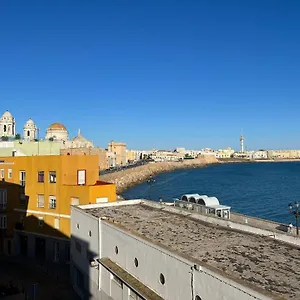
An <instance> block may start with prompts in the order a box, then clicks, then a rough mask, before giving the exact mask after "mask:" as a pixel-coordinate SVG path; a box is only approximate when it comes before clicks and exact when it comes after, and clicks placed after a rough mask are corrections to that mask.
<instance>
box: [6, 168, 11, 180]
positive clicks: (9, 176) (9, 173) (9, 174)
mask: <svg viewBox="0 0 300 300" xmlns="http://www.w3.org/2000/svg"><path fill="white" fill-rule="evenodd" d="M7 177H8V179H12V169H8V171H7Z"/></svg>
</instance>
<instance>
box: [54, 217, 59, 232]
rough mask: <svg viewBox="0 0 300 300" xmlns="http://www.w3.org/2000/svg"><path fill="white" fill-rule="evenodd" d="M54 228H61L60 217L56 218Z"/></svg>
mask: <svg viewBox="0 0 300 300" xmlns="http://www.w3.org/2000/svg"><path fill="white" fill-rule="evenodd" d="M54 228H55V229H59V219H58V218H55V219H54Z"/></svg>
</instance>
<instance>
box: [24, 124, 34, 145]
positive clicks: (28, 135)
mask: <svg viewBox="0 0 300 300" xmlns="http://www.w3.org/2000/svg"><path fill="white" fill-rule="evenodd" d="M36 138H37V127H36V126H35V124H34V122H33V121H32V120H31V119H29V120H28V121H27V122H26V123H25V125H24V140H25V141H34V140H35V139H36Z"/></svg>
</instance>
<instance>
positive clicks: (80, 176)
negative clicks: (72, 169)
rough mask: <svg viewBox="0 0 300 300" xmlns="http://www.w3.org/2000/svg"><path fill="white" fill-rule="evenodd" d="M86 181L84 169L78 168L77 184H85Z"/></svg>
mask: <svg viewBox="0 0 300 300" xmlns="http://www.w3.org/2000/svg"><path fill="white" fill-rule="evenodd" d="M85 181H86V170H78V171H77V184H78V185H85Z"/></svg>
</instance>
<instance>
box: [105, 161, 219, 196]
mask: <svg viewBox="0 0 300 300" xmlns="http://www.w3.org/2000/svg"><path fill="white" fill-rule="evenodd" d="M216 163H218V161H217V159H216V158H215V157H200V158H195V159H189V160H184V161H182V162H156V163H155V162H153V163H148V164H147V165H143V166H139V167H136V168H132V169H125V170H122V171H119V172H114V173H111V174H105V175H101V180H103V181H106V182H111V183H114V184H116V187H117V193H118V194H120V193H122V192H124V191H125V190H126V189H127V188H129V187H131V186H133V185H136V184H138V183H141V182H144V181H146V180H147V179H149V178H150V176H155V175H157V174H160V173H164V172H171V171H174V170H179V169H193V168H203V167H206V166H207V165H209V164H216Z"/></svg>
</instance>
